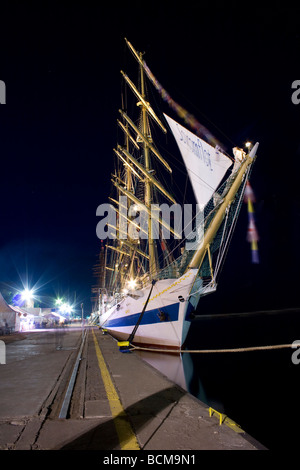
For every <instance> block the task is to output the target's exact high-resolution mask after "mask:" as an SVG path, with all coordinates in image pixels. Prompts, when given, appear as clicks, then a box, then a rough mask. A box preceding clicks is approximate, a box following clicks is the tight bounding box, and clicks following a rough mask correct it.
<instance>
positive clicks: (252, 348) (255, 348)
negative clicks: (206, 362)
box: [130, 344, 295, 354]
mask: <svg viewBox="0 0 300 470" xmlns="http://www.w3.org/2000/svg"><path fill="white" fill-rule="evenodd" d="M285 348H295V344H275V345H272V346H250V347H246V348H232V349H199V350H188V349H178V350H174V351H169V350H166V349H156V348H142V347H140V346H134V345H131V348H130V350H132V351H134V350H141V351H151V352H164V353H168V354H170V353H201V354H215V353H236V352H252V351H265V350H272V349H285Z"/></svg>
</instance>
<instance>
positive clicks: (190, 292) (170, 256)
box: [93, 40, 258, 352]
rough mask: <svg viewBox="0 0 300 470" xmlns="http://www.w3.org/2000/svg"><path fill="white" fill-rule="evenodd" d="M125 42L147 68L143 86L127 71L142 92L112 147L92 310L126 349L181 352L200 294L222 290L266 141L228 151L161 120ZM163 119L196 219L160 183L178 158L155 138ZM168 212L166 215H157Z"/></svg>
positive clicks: (122, 116)
mask: <svg viewBox="0 0 300 470" xmlns="http://www.w3.org/2000/svg"><path fill="white" fill-rule="evenodd" d="M126 42H127V45H128V47H129V49H130V51H131V52H132V53H133V56H134V58H135V59H136V61H137V64H138V67H139V87H136V85H135V84H134V83H133V82H132V81H131V80H130V79H129V77H128V76H127V75H126V74H125V73H124V72H121V73H122V76H123V78H124V80H125V85H126V87H128V88H129V90H130V92H129V91H128V95H129V94H130V95H131V92H132V94H133V95H134V96H135V98H136V101H137V102H136V104H137V106H138V111H139V116H138V118H137V119H134V118H133V117H132V118H131V117H129V115H128V114H127V109H129V106H128V105H126V110H125V109H121V110H120V120H118V125H119V127H120V128H121V130H122V136H124V142H123V144H122V145H117V147H116V148H115V149H114V153H115V156H116V168H115V172H114V174H113V176H112V183H113V188H114V194H112V197H110V205H109V207H108V209H109V212H110V214H109V215H108V216H107V217H106V218H104V219H102V220H101V223H100V225H99V227H98V228H99V231H100V232H101V230H102V232H101V233H100V235H98V236H99V238H102V239H103V238H105V233H106V241H105V245H103V246H102V251H101V253H100V272H99V275H100V278H99V280H100V285H99V286H98V288H97V289H96V292H97V295H98V307H97V311H96V312H94V314H93V315H94V321H96V323H98V324H99V325H100V327H101V328H103V329H105V330H106V331H108V332H109V333H110V334H111V335H112V336H113V337H114V338H116V339H117V340H118V341H119V345H120V346H121V347H123V348H126V347H128V345H129V344H133V345H136V346H139V347H144V348H148V349H149V348H150V349H160V350H166V351H174V352H176V351H179V350H180V349H181V348H182V346H183V344H184V342H185V339H186V336H187V333H188V331H189V328H190V325H191V320H192V317H193V312H194V311H195V310H196V308H197V305H198V302H199V300H200V298H201V297H203V296H204V295H207V294H208V293H212V292H214V291H215V290H216V288H217V279H218V275H219V273H220V269H221V267H222V263H223V261H224V258H225V255H226V253H227V250H228V245H229V242H230V240H231V237H232V233H233V230H234V227H235V223H236V220H237V217H238V214H239V210H240V207H241V204H242V201H243V196H244V191H245V186H246V182H247V180H248V178H249V173H250V171H251V168H252V165H253V162H254V160H255V156H256V151H257V148H258V143H256V144H255V145H254V146H253V148H252V149H251V151H250V152H249V153H248V154H246V153H245V152H244V151H243V150H241V149H237V148H235V149H233V150H234V152H233V156H231V157H230V156H229V155H226V154H225V152H223V151H222V150H221V149H220V148H218V147H217V146H212V145H210V144H209V143H207V142H206V141H205V140H203V139H202V138H200V137H198V135H195V134H194V133H193V132H191V131H190V130H188V129H187V128H185V127H184V126H182V125H181V124H179V123H178V122H176V121H175V120H174V119H173V118H171V117H170V116H168V115H166V114H161V117H158V115H157V113H156V112H154V109H153V108H152V106H151V105H150V103H149V101H148V96H147V95H146V79H147V73H146V64H145V62H144V60H143V55H142V54H141V53H138V52H137V51H136V50H135V49H134V48H133V46H132V45H131V44H130V43H129V41H127V40H126ZM124 108H125V105H124ZM135 108H136V107H135ZM130 109H132V108H131V107H130ZM156 126H157V127H158V128H159V129H160V130H161V131H162V132H164V133H166V132H167V129H170V131H171V133H172V134H173V136H174V138H175V141H176V143H177V146H178V148H179V150H180V153H181V156H182V159H183V162H184V166H185V168H186V172H187V175H188V177H189V180H190V183H191V186H192V189H193V193H194V197H195V207H196V211H194V217H193V218H191V216H190V214H186V213H185V212H184V211H185V210H187V209H190V206H191V205H190V206H189V207H186V206H184V205H182V204H181V205H180V204H178V202H177V201H176V199H175V197H174V195H173V191H172V185H169V188H171V189H169V188H168V189H167V188H166V184H165V183H164V184H163V183H162V181H164V182H165V181H166V180H167V177H166V176H165V174H170V173H171V172H172V168H171V165H172V158H170V163H169V162H167V160H166V159H165V157H163V156H162V155H161V153H160V151H159V150H158V147H157V146H156V145H155V143H154V139H153V134H154V131H153V130H152V129H153V128H155V132H157V127H156ZM179 184H180V182H179ZM181 185H182V186H184V185H185V177H184V178H183V179H182V181H181ZM159 197H161V198H163V199H162V200H163V201H164V202H165V203H166V204H165V206H162V205H161V200H160V199H159ZM167 203H168V204H169V205H170V204H171V206H168V205H167ZM163 209H164V210H165V214H166V216H165V217H164V216H163V214H162V212H159V211H162V210H163ZM171 209H172V211H171ZM168 210H169V212H168ZM170 211H171V212H172V214H173V215H174V224H173V225H172V224H171V222H170V221H171V219H170V217H169V218H168V215H170ZM176 211H177V212H176ZM98 215H99V214H98ZM100 215H104V213H101V214H100ZM184 217H186V218H188V217H189V218H188V220H189V222H190V224H189V227H188V228H187V226H186V224H184V229H185V230H184V233H182V227H183V225H182V224H183V219H184ZM176 224H177V225H176ZM180 224H181V231H180ZM104 227H105V230H106V232H105V233H104V235H103V230H104ZM178 227H179V229H178ZM193 227H194V228H193ZM186 232H187V233H186ZM168 235H170V236H168ZM192 237H194V240H193V239H192Z"/></svg>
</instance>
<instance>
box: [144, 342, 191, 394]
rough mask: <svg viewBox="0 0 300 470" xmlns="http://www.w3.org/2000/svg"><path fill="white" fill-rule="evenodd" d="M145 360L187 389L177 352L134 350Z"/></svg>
mask: <svg viewBox="0 0 300 470" xmlns="http://www.w3.org/2000/svg"><path fill="white" fill-rule="evenodd" d="M135 352H136V354H138V355H139V356H140V358H141V359H143V360H144V361H145V362H147V363H148V364H150V365H151V366H152V367H154V368H155V369H157V370H159V371H160V372H161V373H162V374H163V375H165V376H166V377H167V378H168V379H170V380H171V381H172V382H174V383H176V384H177V385H179V386H180V387H181V388H183V389H184V390H188V388H187V383H186V378H185V373H184V368H183V363H182V360H181V356H180V355H179V354H178V355H177V354H168V353H157V352H151V351H149V352H148V351H138V350H136V351H135Z"/></svg>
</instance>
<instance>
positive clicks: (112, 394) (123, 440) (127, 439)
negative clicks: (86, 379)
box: [93, 331, 140, 450]
mask: <svg viewBox="0 0 300 470" xmlns="http://www.w3.org/2000/svg"><path fill="white" fill-rule="evenodd" d="M93 337H94V343H95V349H96V355H97V359H98V364H99V368H100V372H101V376H102V380H103V383H104V387H105V391H106V395H107V398H108V402H109V406H110V410H111V414H112V417H113V420H114V424H115V427H116V431H117V434H118V438H119V442H120V446H121V449H122V450H140V447H139V445H138V442H137V439H136V436H135V434H134V432H133V429H132V427H131V425H130V423H129V421H128V417H127V415H126V412H125V411H124V408H123V406H122V404H121V401H120V399H119V396H118V393H117V391H116V389H115V387H114V384H113V382H112V380H111V376H110V373H109V371H108V369H107V367H106V364H105V360H104V357H103V355H102V353H101V350H100V347H99V344H98V341H97V339H96V336H95V333H94V331H93Z"/></svg>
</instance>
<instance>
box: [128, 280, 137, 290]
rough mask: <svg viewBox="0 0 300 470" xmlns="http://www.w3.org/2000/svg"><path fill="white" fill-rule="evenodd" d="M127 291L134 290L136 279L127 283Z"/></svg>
mask: <svg viewBox="0 0 300 470" xmlns="http://www.w3.org/2000/svg"><path fill="white" fill-rule="evenodd" d="M127 285H128V287H129V289H135V288H136V279H130V281H128V283H127Z"/></svg>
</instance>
